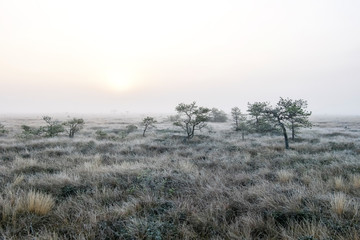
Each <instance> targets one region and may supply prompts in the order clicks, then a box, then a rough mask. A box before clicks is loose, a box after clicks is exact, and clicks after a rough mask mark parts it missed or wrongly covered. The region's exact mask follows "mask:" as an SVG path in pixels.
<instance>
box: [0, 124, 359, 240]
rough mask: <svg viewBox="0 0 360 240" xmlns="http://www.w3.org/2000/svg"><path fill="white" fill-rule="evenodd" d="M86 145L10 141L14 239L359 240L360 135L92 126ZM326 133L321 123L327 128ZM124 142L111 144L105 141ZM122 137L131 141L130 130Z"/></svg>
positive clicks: (2, 224) (83, 138)
mask: <svg viewBox="0 0 360 240" xmlns="http://www.w3.org/2000/svg"><path fill="white" fill-rule="evenodd" d="M88 122H90V124H89V125H88V126H85V128H84V130H83V132H80V133H79V135H78V136H76V137H75V138H74V139H68V138H65V137H62V136H59V137H56V138H51V139H48V138H47V139H45V138H44V139H41V138H36V139H35V138H34V139H31V138H29V139H19V138H18V137H17V135H16V134H11V133H9V134H7V136H2V137H0V140H1V141H0V163H1V164H0V183H1V186H0V188H1V195H0V214H1V215H0V235H1V238H4V239H343V240H345V239H358V236H360V228H359V224H360V213H359V207H360V201H359V199H360V177H359V176H360V162H359V157H360V156H359V155H360V132H356V131H354V130H356V128H355V126H357V125H354V126H352V127H351V129H348V130H344V132H341V131H339V128H338V126H339V125H341V123H333V122H331V121H329V122H327V123H323V124H320V125H319V126H318V127H314V128H313V129H310V130H306V131H304V132H303V133H301V134H300V135H299V140H296V141H291V142H290V149H289V150H285V149H284V147H283V140H282V137H281V136H274V135H265V136H261V135H259V134H253V135H251V134H250V135H247V136H246V137H245V140H244V141H243V140H242V139H241V134H238V133H237V132H234V131H232V130H231V126H230V123H221V124H214V123H213V124H211V131H203V132H201V133H199V135H195V136H194V138H193V139H191V140H185V136H184V135H182V133H181V132H179V131H178V129H176V128H172V126H171V123H169V122H167V121H166V120H164V121H160V122H161V124H158V126H157V129H156V130H155V131H152V132H151V131H150V132H149V133H147V137H146V138H144V137H142V129H138V130H136V131H134V132H131V133H130V134H128V135H127V136H125V137H124V136H120V135H119V134H120V133H121V131H120V130H122V129H124V128H125V127H126V125H129V124H135V123H136V122H131V121H123V120H121V119H113V120H112V121H109V120H108V121H105V120H104V121H102V120H100V119H96V120H95V119H94V120H89V121H88ZM315 125H316V124H315ZM98 129H103V131H104V132H108V133H111V134H113V135H112V136H113V137H109V138H104V139H99V137H98V134H97V133H96V131H97V130H98ZM119 129H120V130H119Z"/></svg>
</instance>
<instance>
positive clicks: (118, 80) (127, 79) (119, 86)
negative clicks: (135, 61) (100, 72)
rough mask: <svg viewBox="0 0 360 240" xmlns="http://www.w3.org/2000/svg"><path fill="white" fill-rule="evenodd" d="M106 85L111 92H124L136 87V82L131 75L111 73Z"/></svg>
mask: <svg viewBox="0 0 360 240" xmlns="http://www.w3.org/2000/svg"><path fill="white" fill-rule="evenodd" d="M106 85H107V88H108V89H109V90H110V91H114V92H123V91H127V90H130V89H132V88H134V87H135V85H136V84H135V81H134V80H133V79H132V77H131V75H130V74H124V73H110V74H108V76H107V78H106Z"/></svg>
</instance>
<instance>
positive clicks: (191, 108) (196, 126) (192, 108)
mask: <svg viewBox="0 0 360 240" xmlns="http://www.w3.org/2000/svg"><path fill="white" fill-rule="evenodd" d="M175 109H176V111H177V112H178V114H179V119H178V120H176V121H175V122H174V125H175V126H178V127H181V128H182V129H183V130H184V131H185V132H186V134H187V139H191V138H193V137H194V134H195V131H196V130H200V129H202V128H204V127H205V126H206V121H208V120H209V117H210V116H209V114H210V111H211V109H209V108H204V107H199V106H197V105H196V102H192V103H190V104H185V103H180V104H179V105H177V106H176V108H175Z"/></svg>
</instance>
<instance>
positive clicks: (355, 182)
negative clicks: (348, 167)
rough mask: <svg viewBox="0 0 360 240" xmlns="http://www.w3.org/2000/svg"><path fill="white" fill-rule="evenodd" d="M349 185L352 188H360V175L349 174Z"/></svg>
mask: <svg viewBox="0 0 360 240" xmlns="http://www.w3.org/2000/svg"><path fill="white" fill-rule="evenodd" d="M351 185H352V187H353V188H354V189H360V175H352V176H351Z"/></svg>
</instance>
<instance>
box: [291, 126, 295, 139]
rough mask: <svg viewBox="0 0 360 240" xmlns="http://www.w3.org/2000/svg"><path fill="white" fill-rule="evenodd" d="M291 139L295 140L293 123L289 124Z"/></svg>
mask: <svg viewBox="0 0 360 240" xmlns="http://www.w3.org/2000/svg"><path fill="white" fill-rule="evenodd" d="M291 139H292V140H293V141H294V140H295V126H294V123H291Z"/></svg>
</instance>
